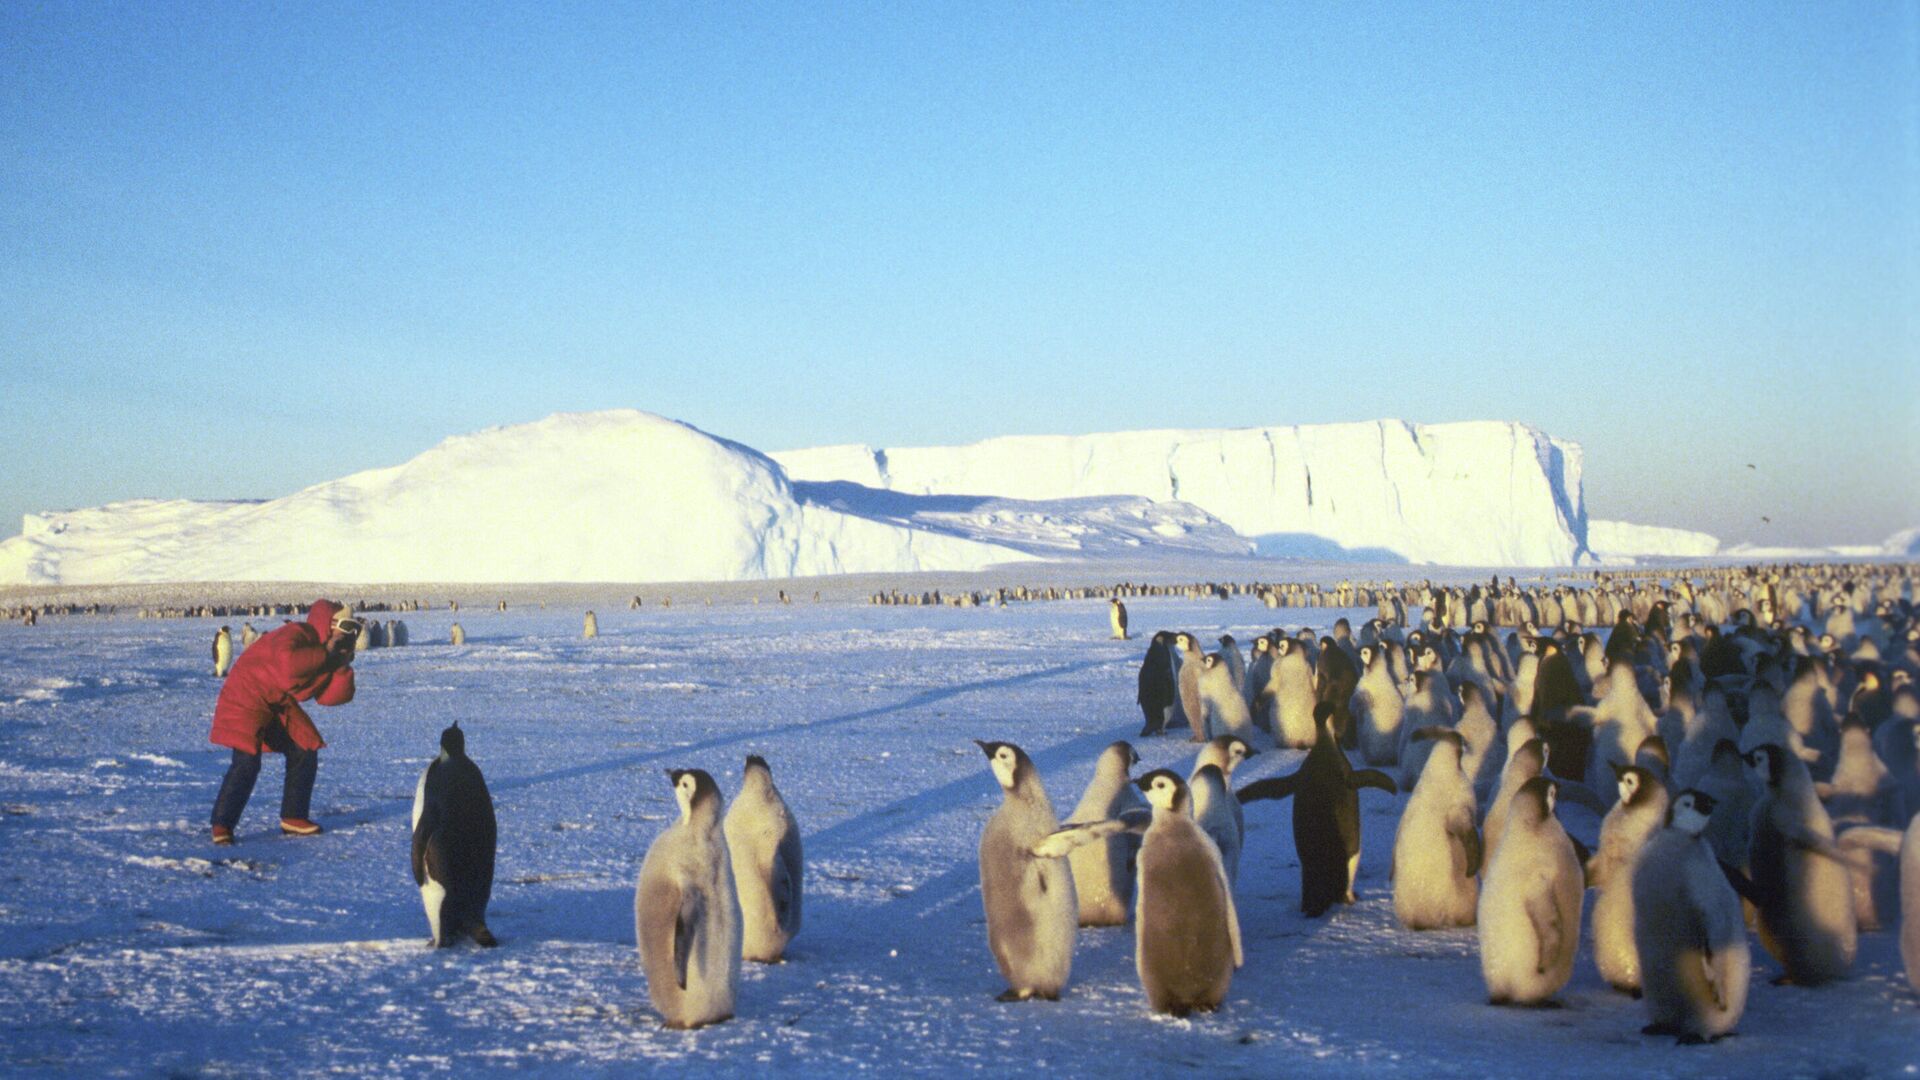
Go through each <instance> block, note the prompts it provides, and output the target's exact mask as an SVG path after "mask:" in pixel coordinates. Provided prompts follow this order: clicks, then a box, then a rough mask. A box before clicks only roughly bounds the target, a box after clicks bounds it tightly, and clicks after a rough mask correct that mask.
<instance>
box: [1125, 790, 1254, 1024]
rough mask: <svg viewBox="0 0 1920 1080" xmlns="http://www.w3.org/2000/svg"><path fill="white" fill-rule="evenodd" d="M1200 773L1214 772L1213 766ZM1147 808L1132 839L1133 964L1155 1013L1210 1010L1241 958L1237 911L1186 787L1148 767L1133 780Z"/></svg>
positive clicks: (1223, 995) (1216, 851)
mask: <svg viewBox="0 0 1920 1080" xmlns="http://www.w3.org/2000/svg"><path fill="white" fill-rule="evenodd" d="M1201 769H1202V770H1203V771H1208V772H1217V771H1218V770H1217V767H1216V766H1213V765H1203V766H1201ZM1138 783H1139V786H1140V788H1141V790H1142V791H1144V792H1146V796H1147V801H1148V803H1150V804H1151V805H1152V807H1153V820H1152V823H1151V824H1149V825H1148V826H1147V831H1146V834H1145V835H1144V836H1142V837H1141V840H1140V856H1139V863H1140V870H1139V881H1138V884H1137V886H1136V892H1137V894H1138V897H1139V901H1138V908H1137V911H1136V913H1135V915H1134V964H1135V967H1136V968H1137V969H1138V970H1139V972H1140V987H1141V989H1143V990H1145V991H1146V994H1147V1003H1148V1005H1150V1006H1151V1007H1152V1008H1153V1011H1155V1012H1158V1013H1167V1014H1171V1015H1173V1016H1185V1015H1187V1014H1188V1013H1190V1012H1193V1011H1195V1010H1198V1011H1200V1012H1212V1011H1213V1010H1214V1009H1217V1008H1219V1007H1220V1003H1221V1002H1222V1001H1224V1000H1226V996H1227V989H1228V987H1229V986H1230V985H1231V984H1232V982H1233V973H1234V971H1235V969H1237V968H1239V967H1240V965H1241V964H1242V963H1243V962H1244V956H1243V955H1242V953H1241V948H1240V915H1239V912H1238V911H1237V910H1236V909H1235V908H1234V903H1233V887H1232V885H1231V884H1230V883H1229V879H1228V876H1227V872H1226V869H1225V868H1224V866H1223V865H1222V863H1221V859H1220V851H1219V849H1218V848H1216V847H1215V846H1214V844H1213V841H1212V840H1211V839H1209V838H1208V836H1207V834H1206V833H1205V832H1204V831H1202V830H1201V828H1200V826H1199V824H1198V823H1197V822H1195V821H1194V820H1193V817H1192V815H1191V812H1190V808H1189V792H1188V789H1187V785H1186V784H1185V783H1184V782H1182V781H1181V779H1180V777H1179V775H1178V774H1177V773H1174V772H1172V771H1170V770H1167V769H1156V770H1154V771H1153V772H1150V773H1148V774H1147V775H1145V776H1143V777H1141V778H1140V780H1139V781H1138Z"/></svg>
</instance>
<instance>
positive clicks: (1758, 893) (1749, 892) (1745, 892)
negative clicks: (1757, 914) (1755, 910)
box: [1715, 859, 1766, 907]
mask: <svg viewBox="0 0 1920 1080" xmlns="http://www.w3.org/2000/svg"><path fill="white" fill-rule="evenodd" d="M1715 861H1716V862H1718V863H1719V864H1720V873H1721V875H1722V876H1724V877H1725V878H1726V879H1727V884H1729V885H1731V886H1733V891H1734V892H1736V893H1738V894H1739V895H1740V899H1742V900H1745V901H1746V902H1747V903H1749V904H1752V905H1753V906H1754V907H1764V906H1766V897H1764V896H1763V895H1762V891H1763V890H1761V888H1760V886H1759V885H1758V884H1756V883H1755V882H1754V880H1753V879H1752V878H1750V877H1748V876H1747V875H1746V872H1745V871H1744V870H1741V869H1740V868H1739V867H1737V866H1734V865H1732V864H1731V863H1728V862H1727V861H1726V860H1724V859H1716V860H1715Z"/></svg>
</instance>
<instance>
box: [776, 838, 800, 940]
mask: <svg viewBox="0 0 1920 1080" xmlns="http://www.w3.org/2000/svg"><path fill="white" fill-rule="evenodd" d="M800 867H801V859H800V837H799V835H798V834H797V833H796V834H790V835H789V836H787V837H786V838H785V839H783V840H781V842H780V847H779V849H778V850H777V851H775V852H774V856H773V886H772V892H773V910H774V921H775V922H777V923H778V924H779V925H780V926H783V927H795V928H797V927H798V926H799V921H800V920H799V912H800V875H801V869H800Z"/></svg>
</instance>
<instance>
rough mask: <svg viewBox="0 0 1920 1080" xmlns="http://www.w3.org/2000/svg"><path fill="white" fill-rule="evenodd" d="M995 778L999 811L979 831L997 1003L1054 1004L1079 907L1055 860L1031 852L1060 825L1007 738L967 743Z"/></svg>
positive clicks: (1067, 967) (1067, 968)
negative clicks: (998, 985) (1000, 985)
mask: <svg viewBox="0 0 1920 1080" xmlns="http://www.w3.org/2000/svg"><path fill="white" fill-rule="evenodd" d="M974 743H975V745H977V746H979V747H980V749H981V750H982V751H984V752H985V753H986V755H987V760H988V761H989V762H990V763H991V764H992V768H993V776H994V779H996V780H998V781H999V782H1000V788H1001V791H1002V792H1003V798H1002V801H1001V803H1000V809H998V810H996V811H994V813H993V816H992V817H991V818H989V819H988V820H987V827H986V829H985V830H984V831H983V832H982V833H981V834H980V900H981V903H982V904H984V905H985V907H986V913H987V946H988V948H990V949H991V950H992V952H993V959H994V962H995V963H996V964H998V965H999V968H1000V974H1001V975H1002V976H1003V977H1004V978H1005V979H1006V980H1007V989H1006V990H1005V991H1004V992H1003V993H1001V994H1000V996H999V1000H1001V1001H1025V1000H1027V999H1029V998H1040V999H1042V1000H1045V1001H1058V1000H1059V999H1060V992H1061V991H1062V990H1064V989H1065V988H1066V985H1067V978H1068V976H1069V975H1071V974H1072V970H1073V944H1074V933H1075V931H1076V930H1077V929H1078V927H1079V911H1080V904H1079V900H1078V898H1077V897H1076V896H1075V895H1074V890H1073V873H1072V871H1071V870H1069V869H1068V867H1067V860H1066V859H1065V858H1062V857H1057V856H1056V857H1046V856H1042V855H1040V854H1038V853H1037V852H1036V850H1035V849H1036V846H1037V845H1040V844H1042V843H1043V842H1044V841H1045V840H1046V839H1047V838H1048V836H1049V835H1050V834H1052V833H1053V832H1054V831H1055V830H1056V829H1057V828H1059V824H1060V823H1059V819H1057V818H1055V817H1054V815H1053V804H1052V803H1050V802H1048V801H1047V790H1046V788H1045V787H1043V786H1042V785H1041V783H1040V773H1039V770H1037V769H1035V768H1034V767H1033V761H1032V759H1031V758H1029V757H1027V753H1026V751H1024V750H1022V749H1020V748H1019V747H1018V746H1015V745H1014V744H1012V743H1007V742H982V741H980V740H978V739H975V740H974Z"/></svg>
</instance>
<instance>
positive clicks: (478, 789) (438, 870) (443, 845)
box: [413, 720, 499, 947]
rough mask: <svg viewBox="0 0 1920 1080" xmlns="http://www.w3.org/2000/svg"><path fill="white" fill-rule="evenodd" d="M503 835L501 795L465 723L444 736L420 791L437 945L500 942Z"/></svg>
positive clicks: (418, 824) (425, 876)
mask: <svg viewBox="0 0 1920 1080" xmlns="http://www.w3.org/2000/svg"><path fill="white" fill-rule="evenodd" d="M498 836H499V831H498V826H497V824H496V822H495V821H494V816H493V796H492V795H490V794H489V793H488V792H487V780H486V777H484V776H482V775H481V773H480V766H478V765H475V764H474V763H473V759H472V758H469V757H468V756H467V736H466V733H465V732H463V731H461V730H460V723H459V721H457V720H456V721H455V722H454V723H453V726H452V727H449V728H447V729H446V730H444V731H442V732H441V733H440V756H439V757H436V758H434V759H433V760H432V761H431V762H429V763H428V764H427V767H426V769H425V771H423V772H422V773H421V774H420V783H419V785H418V786H416V787H415V788H414V792H413V883H414V884H415V885H418V886H419V887H420V902H421V903H422V904H424V905H425V906H426V909H427V925H428V926H429V927H431V928H432V930H433V944H434V945H435V947H438V946H442V945H451V944H453V943H454V941H455V940H456V939H458V938H459V937H461V936H462V935H468V936H471V937H472V938H473V940H474V941H476V942H478V943H479V944H481V945H484V946H487V947H492V946H493V945H496V944H498V942H496V941H495V940H494V938H493V934H492V933H491V932H490V931H488V929H487V902H488V901H489V900H491V899H492V897H493V856H494V846H495V842H496V841H497V839H498Z"/></svg>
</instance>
